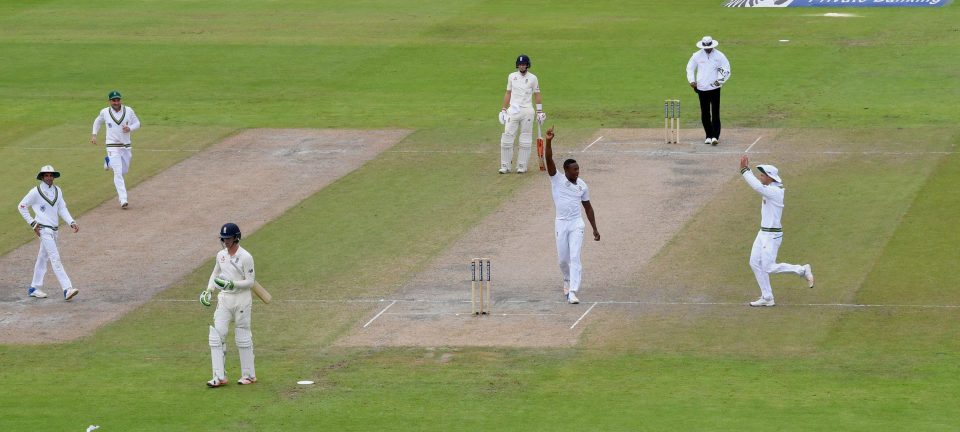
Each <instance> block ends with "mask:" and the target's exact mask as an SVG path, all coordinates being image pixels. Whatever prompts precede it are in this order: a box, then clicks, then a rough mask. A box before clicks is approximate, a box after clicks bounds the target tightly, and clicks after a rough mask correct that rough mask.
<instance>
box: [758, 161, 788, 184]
mask: <svg viewBox="0 0 960 432" xmlns="http://www.w3.org/2000/svg"><path fill="white" fill-rule="evenodd" d="M757 171H760V172H762V173H764V174H766V175H767V177H770V178H772V179H773V180H774V181H776V182H777V183H783V180H780V171H779V170H778V169H777V167H775V166H773V165H757Z"/></svg>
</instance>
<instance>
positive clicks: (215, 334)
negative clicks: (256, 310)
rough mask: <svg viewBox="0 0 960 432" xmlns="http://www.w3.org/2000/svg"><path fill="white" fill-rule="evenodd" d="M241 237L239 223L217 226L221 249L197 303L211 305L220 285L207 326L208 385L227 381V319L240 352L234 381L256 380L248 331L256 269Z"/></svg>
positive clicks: (249, 332) (247, 382)
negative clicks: (210, 365) (210, 364)
mask: <svg viewBox="0 0 960 432" xmlns="http://www.w3.org/2000/svg"><path fill="white" fill-rule="evenodd" d="M240 237H241V235H240V227H238V226H237V225H236V224H234V223H227V224H224V225H223V227H221V228H220V243H221V244H222V245H223V250H221V251H220V252H218V253H217V259H216V262H215V263H214V266H213V273H212V274H211V275H210V281H209V282H208V283H207V289H206V290H204V291H203V292H202V293H201V294H200V303H202V304H203V305H204V306H210V303H211V302H210V300H211V298H212V297H213V291H214V290H215V289H217V288H220V294H219V295H217V310H216V312H214V313H213V326H212V327H210V336H209V341H210V357H211V359H212V361H213V379H211V380H210V381H207V386H208V387H220V386H223V385H226V384H227V375H226V371H225V370H224V355H225V352H226V346H227V345H226V339H227V330H228V329H229V324H230V321H233V323H234V331H233V333H234V340H235V341H236V343H237V350H238V351H239V352H240V379H239V380H238V381H237V384H240V385H245V384H253V383H255V382H257V374H256V372H255V370H254V367H253V333H252V332H251V331H250V314H251V312H252V309H253V296H252V295H251V292H250V290H251V289H252V288H253V284H254V280H255V279H256V273H255V272H254V270H253V257H252V256H251V255H250V253H249V252H247V251H246V249H244V248H242V247H240Z"/></svg>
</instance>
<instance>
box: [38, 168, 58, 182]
mask: <svg viewBox="0 0 960 432" xmlns="http://www.w3.org/2000/svg"><path fill="white" fill-rule="evenodd" d="M43 173H53V178H60V172H59V171H57V170H55V169H53V165H44V166H43V168H40V172H38V173H37V180H40V178H41V177H43Z"/></svg>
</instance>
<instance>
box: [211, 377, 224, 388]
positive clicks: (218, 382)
mask: <svg viewBox="0 0 960 432" xmlns="http://www.w3.org/2000/svg"><path fill="white" fill-rule="evenodd" d="M225 385H227V377H223V378H217V377H213V379H212V380H210V381H207V387H210V388H217V387H223V386H225Z"/></svg>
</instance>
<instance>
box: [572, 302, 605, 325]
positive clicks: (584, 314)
mask: <svg viewBox="0 0 960 432" xmlns="http://www.w3.org/2000/svg"><path fill="white" fill-rule="evenodd" d="M598 303H600V302H593V305H592V306H590V309H587V311H586V312H584V313H583V315H580V318H578V319H577V322H575V323H573V325H572V326H570V330H573V328H574V327H576V326H577V324H580V320H582V319H583V317H585V316H587V314H588V313H590V311H592V310H593V308H595V307H597V304H598Z"/></svg>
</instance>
